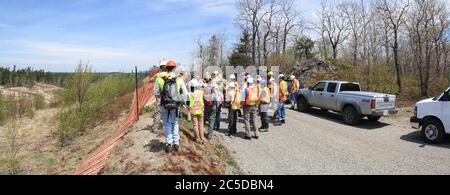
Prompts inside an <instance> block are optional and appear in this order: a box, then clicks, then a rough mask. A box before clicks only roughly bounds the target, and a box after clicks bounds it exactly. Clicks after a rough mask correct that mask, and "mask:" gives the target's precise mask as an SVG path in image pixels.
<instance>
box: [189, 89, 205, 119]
mask: <svg viewBox="0 0 450 195" xmlns="http://www.w3.org/2000/svg"><path fill="white" fill-rule="evenodd" d="M189 107H190V108H191V114H193V115H195V116H200V115H202V114H203V110H204V109H205V102H204V100H203V91H202V90H195V91H194V93H192V92H191V93H189Z"/></svg>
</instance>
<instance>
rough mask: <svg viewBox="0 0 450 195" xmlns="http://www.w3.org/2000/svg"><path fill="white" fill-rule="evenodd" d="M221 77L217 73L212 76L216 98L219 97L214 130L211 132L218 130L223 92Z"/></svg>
mask: <svg viewBox="0 0 450 195" xmlns="http://www.w3.org/2000/svg"><path fill="white" fill-rule="evenodd" d="M222 81H223V80H222V75H220V74H219V72H218V71H215V72H214V74H213V81H212V82H213V84H214V86H215V88H216V92H217V96H218V97H219V101H218V102H217V111H216V118H215V120H214V128H213V130H217V131H218V130H220V119H221V116H222V103H223V100H224V93H223V90H224V88H225V86H224V83H223V82H222Z"/></svg>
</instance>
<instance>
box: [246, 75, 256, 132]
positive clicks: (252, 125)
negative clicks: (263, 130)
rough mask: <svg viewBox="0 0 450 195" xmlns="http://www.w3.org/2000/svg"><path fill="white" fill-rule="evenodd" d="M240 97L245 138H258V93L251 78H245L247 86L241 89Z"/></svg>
mask: <svg viewBox="0 0 450 195" xmlns="http://www.w3.org/2000/svg"><path fill="white" fill-rule="evenodd" d="M242 99H243V100H244V102H243V105H244V121H245V131H246V132H247V136H246V137H245V139H247V140H251V139H252V138H253V139H258V138H259V136H258V131H257V128H258V127H257V126H256V119H257V115H258V104H259V93H258V88H257V87H256V82H255V81H254V79H253V78H251V77H248V78H247V87H246V88H245V89H243V90H242Z"/></svg>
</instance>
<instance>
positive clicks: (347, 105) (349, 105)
mask: <svg viewBox="0 0 450 195" xmlns="http://www.w3.org/2000/svg"><path fill="white" fill-rule="evenodd" d="M347 107H353V108H354V109H355V110H356V112H358V113H359V110H358V109H357V108H356V107H355V106H354V105H353V104H345V105H344V106H343V107H342V112H344V110H345V109H346V108H347Z"/></svg>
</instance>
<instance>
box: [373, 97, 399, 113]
mask: <svg viewBox="0 0 450 195" xmlns="http://www.w3.org/2000/svg"><path fill="white" fill-rule="evenodd" d="M374 100H375V109H374V110H388V109H395V107H396V102H395V101H396V98H395V96H393V95H385V96H384V97H380V96H378V97H375V98H374Z"/></svg>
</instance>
